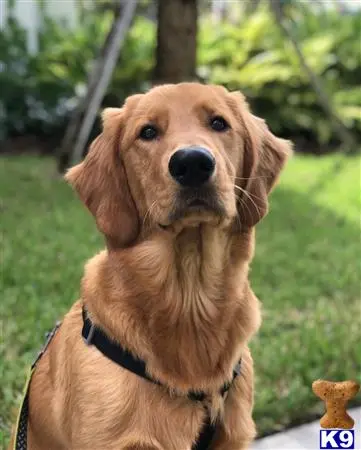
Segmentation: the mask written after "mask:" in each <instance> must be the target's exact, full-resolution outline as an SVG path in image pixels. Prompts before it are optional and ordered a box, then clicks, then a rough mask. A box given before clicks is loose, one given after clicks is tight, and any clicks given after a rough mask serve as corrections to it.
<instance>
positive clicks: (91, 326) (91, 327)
mask: <svg viewBox="0 0 361 450" xmlns="http://www.w3.org/2000/svg"><path fill="white" fill-rule="evenodd" d="M94 331H95V325H94V323H92V324H91V325H90V330H89V333H88V336H87V337H86V338H85V337H84V336H83V341H84V342H85V344H86V345H88V346H90V345H91V341H92V339H93V336H94Z"/></svg>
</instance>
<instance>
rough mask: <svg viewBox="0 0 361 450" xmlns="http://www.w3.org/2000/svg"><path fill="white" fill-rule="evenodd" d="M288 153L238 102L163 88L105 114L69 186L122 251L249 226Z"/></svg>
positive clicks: (222, 92) (262, 209) (218, 91)
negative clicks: (157, 237) (148, 240)
mask: <svg viewBox="0 0 361 450" xmlns="http://www.w3.org/2000/svg"><path fill="white" fill-rule="evenodd" d="M289 152H290V144H289V143H288V142H286V141H284V140H281V139H278V138H277V137H275V136H274V135H273V134H272V133H271V132H270V131H269V130H268V128H267V126H266V125H265V123H264V121H263V120H261V119H259V118H257V117H255V116H253V115H252V114H251V113H250V111H249V109H248V106H247V103H246V101H245V99H244V97H243V96H242V94H240V93H230V92H228V91H227V90H226V89H224V88H222V87H219V86H205V85H200V84H196V83H181V84H178V85H164V86H160V87H156V88H154V89H152V90H151V91H149V92H148V93H146V94H140V95H134V96H132V97H129V98H128V100H127V101H126V102H125V105H124V106H123V107H122V108H121V109H116V108H114V109H113V108H108V109H106V110H105V111H104V112H103V132H102V134H101V135H100V136H98V137H97V138H96V139H95V141H94V142H93V144H92V146H91V148H90V151H89V153H88V155H87V156H86V158H85V160H84V161H83V162H82V163H80V164H79V165H77V166H75V167H73V168H72V169H70V170H69V171H68V173H67V175H66V179H67V180H68V181H69V182H70V183H71V184H72V185H73V186H74V188H75V189H76V191H77V192H78V193H79V196H80V198H81V199H82V201H83V202H84V203H85V205H86V206H87V207H88V209H89V210H90V212H91V213H92V214H93V215H94V216H95V219H96V223H97V226H98V228H99V230H100V231H101V232H102V233H104V235H105V236H106V238H107V239H108V241H109V242H111V243H113V245H115V246H117V247H125V246H129V245H131V244H132V243H133V242H135V241H136V239H137V237H138V236H139V235H140V232H141V231H142V230H145V229H147V230H148V231H149V230H152V229H155V228H157V229H158V230H159V229H162V230H171V229H172V227H173V225H175V224H177V228H179V226H180V227H182V226H195V225H197V224H200V223H202V222H213V223H214V225H215V226H217V225H219V224H224V223H231V222H232V221H234V222H236V221H237V223H240V224H241V225H243V226H246V227H252V226H254V225H255V224H256V223H257V222H258V221H259V220H260V219H261V218H262V217H263V216H264V215H265V214H266V213H267V209H268V200H267V198H268V195H269V193H270V191H271V189H272V187H273V186H274V184H275V182H276V179H277V177H278V175H279V173H280V171H281V168H282V167H283V165H284V163H285V161H286V158H287V155H288V154H289Z"/></svg>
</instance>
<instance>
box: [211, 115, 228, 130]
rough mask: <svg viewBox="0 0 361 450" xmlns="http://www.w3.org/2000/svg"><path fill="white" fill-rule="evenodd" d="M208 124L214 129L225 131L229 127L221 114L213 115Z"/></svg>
mask: <svg viewBox="0 0 361 450" xmlns="http://www.w3.org/2000/svg"><path fill="white" fill-rule="evenodd" d="M210 126H211V128H212V130H214V131H226V130H228V128H229V125H228V123H227V121H226V120H225V119H223V117H221V116H216V117H213V118H212V119H211V120H210Z"/></svg>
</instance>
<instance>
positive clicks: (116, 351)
mask: <svg viewBox="0 0 361 450" xmlns="http://www.w3.org/2000/svg"><path fill="white" fill-rule="evenodd" d="M82 316H83V329H82V336H83V339H84V342H85V343H86V345H88V346H90V345H94V347H96V348H97V349H98V350H99V351H100V352H101V353H102V354H103V355H104V356H106V357H107V358H109V359H110V360H112V361H113V362H115V363H116V364H118V365H119V366H121V367H123V368H124V369H127V370H129V371H130V372H133V373H134V374H136V375H138V376H139V377H142V378H144V379H146V380H147V381H149V382H151V383H154V384H157V385H159V386H163V387H166V386H164V385H163V384H162V383H160V382H159V381H158V380H156V379H154V378H152V377H150V376H149V375H148V374H147V370H146V364H145V362H144V361H143V360H141V359H137V358H135V357H134V356H133V355H132V354H131V353H130V352H129V351H128V350H126V349H124V348H123V347H121V346H120V345H119V344H118V343H116V342H114V341H112V340H111V339H109V337H108V336H107V335H106V334H105V332H104V331H103V330H102V329H101V328H99V327H97V326H96V325H95V324H94V323H93V322H92V321H91V320H90V318H89V316H88V314H87V311H86V309H85V307H84V306H83V310H82ZM59 326H60V323H57V324H56V326H55V328H54V329H53V330H52V331H51V332H50V333H48V338H47V341H46V344H45V346H44V347H43V349H42V350H41V352H40V353H39V355H38V357H37V358H36V361H35V362H34V363H33V365H32V366H31V371H30V376H29V377H28V381H27V384H26V386H25V391H24V398H23V402H22V405H21V408H20V412H19V417H18V423H17V434H16V438H15V445H14V450H27V423H28V412H29V385H30V379H31V375H32V373H33V371H34V369H35V366H36V363H37V362H38V361H39V359H40V358H41V356H42V355H43V354H44V352H45V350H46V348H47V347H48V345H49V343H50V341H51V339H52V338H53V336H54V335H55V332H56V330H57V329H58V328H59ZM240 370H241V362H239V363H238V364H237V365H236V367H235V368H234V370H233V380H234V379H235V378H236V377H237V376H238V375H239V374H240ZM233 380H232V382H233ZM232 382H227V383H225V384H224V385H223V386H222V387H221V389H220V391H219V394H220V395H221V396H222V397H223V396H224V395H225V394H226V393H227V392H228V390H229V388H230V387H231V385H232ZM187 397H188V398H189V399H190V400H192V401H195V402H201V403H203V402H205V400H206V399H207V397H208V395H207V393H206V392H202V391H189V392H188V393H187ZM203 406H204V408H205V409H206V411H207V419H206V422H205V423H204V425H203V428H202V430H201V432H200V434H199V436H198V439H197V442H196V444H195V445H194V446H193V447H192V450H208V449H209V447H210V444H211V441H212V439H213V437H214V435H215V431H216V424H214V423H213V422H211V418H210V415H209V412H208V409H207V406H206V405H205V404H204V403H203Z"/></svg>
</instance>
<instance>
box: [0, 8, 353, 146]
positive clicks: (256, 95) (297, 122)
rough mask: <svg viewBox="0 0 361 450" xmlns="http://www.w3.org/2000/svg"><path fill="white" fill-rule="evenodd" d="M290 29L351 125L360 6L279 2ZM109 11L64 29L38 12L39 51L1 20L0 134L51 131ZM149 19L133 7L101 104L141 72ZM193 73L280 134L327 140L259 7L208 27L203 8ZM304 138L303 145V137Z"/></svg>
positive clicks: (314, 106)
mask: <svg viewBox="0 0 361 450" xmlns="http://www.w3.org/2000/svg"><path fill="white" fill-rule="evenodd" d="M287 12H288V14H289V17H290V20H291V22H292V29H293V32H294V33H295V35H296V36H297V39H298V40H299V42H300V45H301V48H302V50H303V52H304V54H305V57H306V59H307V62H308V64H309V65H310V67H311V68H312V69H313V70H314V71H315V73H316V74H317V75H318V76H320V77H321V79H322V81H323V87H324V89H325V90H326V92H327V94H328V98H329V99H330V102H331V104H332V106H333V107H334V109H335V111H336V112H337V113H338V114H339V115H340V117H341V118H342V119H343V121H344V122H345V124H346V125H347V126H349V127H350V128H353V129H354V130H356V132H358V133H361V92H360V90H359V89H358V85H359V80H360V79H361V65H360V42H359V37H360V36H359V29H360V21H361V13H358V14H354V15H340V14H339V13H338V12H336V11H334V10H332V9H328V10H323V11H322V12H320V11H319V12H317V10H315V9H313V10H310V8H307V7H306V6H305V4H304V3H303V2H301V3H299V2H296V7H293V8H291V7H289V8H288V9H287ZM111 20H112V13H111V12H110V11H104V12H102V13H101V14H100V13H97V14H91V13H90V14H85V16H84V18H83V21H82V23H81V25H79V26H78V27H77V28H76V29H74V30H72V29H69V28H67V27H66V26H65V25H64V24H57V23H55V22H54V21H52V20H50V19H49V18H48V19H45V20H44V26H43V28H42V31H41V34H40V51H39V53H37V54H36V55H33V56H31V55H29V54H28V53H27V51H26V40H25V33H24V30H22V29H21V28H20V27H19V25H18V24H17V23H16V22H15V21H14V20H10V22H9V24H8V26H7V27H5V29H3V30H0V64H1V61H2V62H3V67H5V69H6V70H5V71H4V70H3V71H2V72H0V85H1V87H2V90H1V97H0V139H1V137H3V138H4V137H6V135H14V134H24V133H36V134H38V135H39V134H51V133H54V130H55V131H56V130H59V131H61V130H62V129H63V127H64V125H65V123H66V121H67V119H68V118H69V112H70V111H71V109H72V108H73V107H74V106H75V104H76V101H75V99H76V96H77V95H79V94H81V93H83V92H84V89H85V83H86V80H87V73H88V72H89V69H90V67H91V64H92V62H93V60H94V57H95V56H96V54H97V52H98V50H99V48H100V47H101V45H102V43H103V41H104V39H105V35H106V33H107V30H108V29H109V28H110V26H111ZM155 39H156V25H155V24H154V23H153V22H151V21H149V20H147V19H145V18H144V17H140V16H138V17H137V18H136V20H135V22H134V25H133V27H132V29H131V30H130V32H129V33H128V36H127V38H126V42H125V44H124V46H123V48H122V52H121V57H120V61H119V63H118V65H117V69H116V71H115V73H114V76H113V80H112V83H111V85H110V87H109V89H108V94H107V96H106V98H105V100H104V103H105V104H107V105H118V104H120V103H121V102H122V101H123V99H124V98H125V97H126V96H127V95H129V94H131V93H134V92H137V91H144V90H145V89H146V88H147V87H148V86H149V82H150V80H151V72H152V68H153V66H154V62H155V61H154V58H155ZM198 75H199V76H200V78H202V79H203V80H205V81H208V82H213V83H220V84H224V85H225V86H227V87H229V88H231V89H241V90H242V91H243V92H244V93H245V94H246V95H247V97H248V98H249V100H250V102H251V104H252V107H253V109H254V111H255V113H256V114H258V115H260V116H262V117H265V119H266V120H267V121H268V123H269V125H270V126H271V128H272V129H273V130H274V131H275V132H276V133H279V134H280V135H283V136H287V137H291V138H294V137H299V136H301V137H302V138H303V139H304V140H305V141H306V142H307V143H309V142H312V144H318V145H320V144H324V145H326V144H329V143H330V142H333V141H334V136H333V133H332V128H331V125H330V123H329V120H328V118H327V117H326V116H325V114H324V112H323V110H322V109H321V108H320V106H319V105H318V102H317V98H316V95H315V93H314V92H313V90H312V89H311V87H310V83H309V80H308V78H307V75H306V74H305V73H304V71H303V70H302V68H301V67H300V63H299V60H298V58H297V55H296V53H295V51H294V49H293V47H292V45H291V44H290V43H289V41H288V40H287V39H285V38H284V36H283V35H282V32H281V30H280V29H279V28H278V26H277V25H276V24H275V22H274V20H273V17H272V15H271V14H270V12H269V10H268V9H267V7H266V6H264V5H263V4H261V6H260V7H259V8H258V9H257V10H256V11H255V12H253V13H252V14H244V15H243V16H242V17H241V19H240V21H239V23H237V24H235V23H234V22H231V21H227V22H223V23H221V24H219V25H217V26H214V23H213V22H212V21H211V19H210V18H209V17H207V16H203V17H202V20H201V23H200V30H199V37H198ZM308 145H309V144H308Z"/></svg>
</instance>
